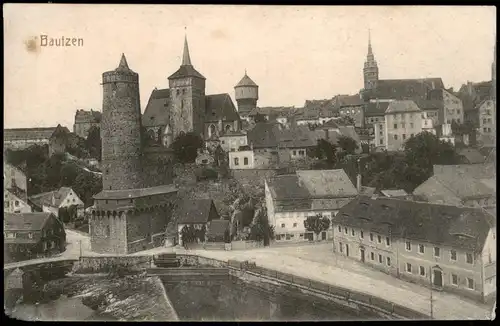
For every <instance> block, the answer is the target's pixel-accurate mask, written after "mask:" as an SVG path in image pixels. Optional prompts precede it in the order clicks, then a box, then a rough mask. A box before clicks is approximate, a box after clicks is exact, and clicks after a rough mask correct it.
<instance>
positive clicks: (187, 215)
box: [173, 199, 219, 245]
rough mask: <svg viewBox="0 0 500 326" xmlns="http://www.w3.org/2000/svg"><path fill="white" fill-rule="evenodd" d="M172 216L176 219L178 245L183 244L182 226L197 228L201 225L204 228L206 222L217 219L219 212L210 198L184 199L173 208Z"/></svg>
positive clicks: (200, 227)
mask: <svg viewBox="0 0 500 326" xmlns="http://www.w3.org/2000/svg"><path fill="white" fill-rule="evenodd" d="M173 216H174V218H176V219H177V234H178V238H179V241H178V243H179V244H180V245H183V241H182V228H184V227H185V226H187V227H193V228H195V229H197V230H200V229H202V228H203V227H205V229H206V228H207V223H208V222H210V221H212V220H218V219H219V213H218V212H217V209H216V208H215V204H214V202H213V200H211V199H192V200H184V201H183V202H182V203H180V205H179V206H178V207H177V208H176V209H175V212H174V215H173Z"/></svg>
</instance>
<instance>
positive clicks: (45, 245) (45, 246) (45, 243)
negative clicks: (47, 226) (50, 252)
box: [43, 242, 47, 250]
mask: <svg viewBox="0 0 500 326" xmlns="http://www.w3.org/2000/svg"><path fill="white" fill-rule="evenodd" d="M43 250H47V242H44V243H43Z"/></svg>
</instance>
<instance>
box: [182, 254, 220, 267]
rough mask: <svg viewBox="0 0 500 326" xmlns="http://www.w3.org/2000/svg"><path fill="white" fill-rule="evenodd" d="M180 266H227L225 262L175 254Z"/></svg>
mask: <svg viewBox="0 0 500 326" xmlns="http://www.w3.org/2000/svg"><path fill="white" fill-rule="evenodd" d="M177 258H178V259H179V262H180V265H181V266H212V267H221V268H222V267H224V268H225V267H227V262H225V261H222V260H217V259H211V258H205V257H201V256H193V255H177Z"/></svg>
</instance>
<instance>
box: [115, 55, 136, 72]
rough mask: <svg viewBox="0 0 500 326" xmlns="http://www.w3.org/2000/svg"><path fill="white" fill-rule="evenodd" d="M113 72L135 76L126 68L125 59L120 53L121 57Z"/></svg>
mask: <svg viewBox="0 0 500 326" xmlns="http://www.w3.org/2000/svg"><path fill="white" fill-rule="evenodd" d="M115 71H119V72H129V73H134V74H135V72H134V71H133V70H132V69H130V68H129V66H128V63H127V58H126V57H125V53H122V57H121V58H120V64H119V65H118V68H116V69H115Z"/></svg>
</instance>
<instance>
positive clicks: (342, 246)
mask: <svg viewBox="0 0 500 326" xmlns="http://www.w3.org/2000/svg"><path fill="white" fill-rule="evenodd" d="M339 251H340V252H341V253H342V252H344V245H343V244H342V242H339Z"/></svg>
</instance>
